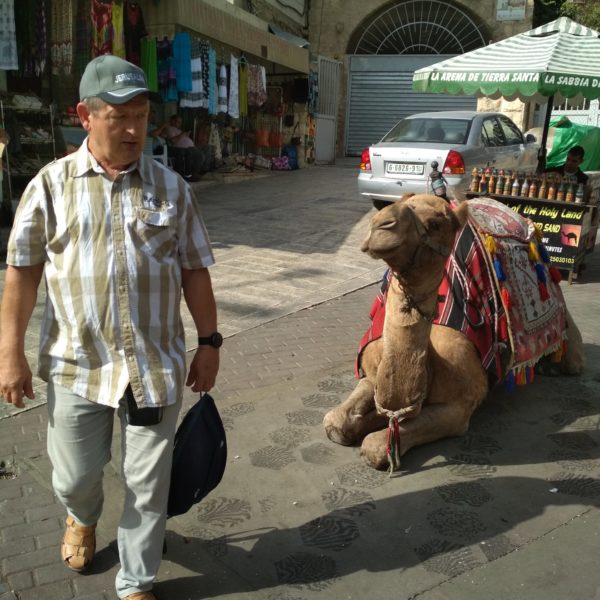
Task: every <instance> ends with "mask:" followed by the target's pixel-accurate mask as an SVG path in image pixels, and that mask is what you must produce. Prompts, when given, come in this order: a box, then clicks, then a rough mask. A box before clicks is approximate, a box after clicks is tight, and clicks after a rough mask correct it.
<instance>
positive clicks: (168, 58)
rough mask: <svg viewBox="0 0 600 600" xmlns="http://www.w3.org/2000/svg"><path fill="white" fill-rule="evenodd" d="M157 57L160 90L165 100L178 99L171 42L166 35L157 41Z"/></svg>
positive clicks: (172, 100)
mask: <svg viewBox="0 0 600 600" xmlns="http://www.w3.org/2000/svg"><path fill="white" fill-rule="evenodd" d="M156 58H157V65H158V91H159V93H160V95H161V98H162V99H163V100H164V101H165V102H174V101H176V100H177V82H176V79H175V68H174V67H173V56H172V54H171V42H170V40H169V39H168V38H166V37H164V38H163V39H162V40H159V41H158V42H157V43H156Z"/></svg>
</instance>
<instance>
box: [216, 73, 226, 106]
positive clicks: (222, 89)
mask: <svg viewBox="0 0 600 600" xmlns="http://www.w3.org/2000/svg"><path fill="white" fill-rule="evenodd" d="M217 112H218V113H227V67H226V66H225V64H224V63H221V67H220V69H219V80H218V89H217Z"/></svg>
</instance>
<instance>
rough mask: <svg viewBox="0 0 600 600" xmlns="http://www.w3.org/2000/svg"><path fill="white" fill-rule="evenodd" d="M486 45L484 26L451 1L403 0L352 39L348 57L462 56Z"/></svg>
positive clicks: (373, 18) (366, 23) (372, 18)
mask: <svg viewBox="0 0 600 600" xmlns="http://www.w3.org/2000/svg"><path fill="white" fill-rule="evenodd" d="M486 43H487V39H486V36H485V35H484V26H483V24H482V23H477V21H476V20H475V18H474V17H473V16H472V15H470V14H469V13H468V12H467V11H466V10H465V9H463V8H461V7H459V6H458V5H457V4H456V3H454V2H451V1H450V0H402V1H401V2H397V3H395V4H394V5H393V6H387V7H384V8H383V9H380V10H379V11H377V12H376V13H374V14H373V15H371V16H370V17H369V18H368V19H366V20H365V21H364V22H363V23H362V24H361V25H359V27H357V29H356V31H355V33H354V35H353V36H352V38H351V40H350V44H349V48H348V54H395V55H398V54H462V53H464V52H468V51H469V50H474V49H475V48H479V47H480V46H484V45H485V44H486Z"/></svg>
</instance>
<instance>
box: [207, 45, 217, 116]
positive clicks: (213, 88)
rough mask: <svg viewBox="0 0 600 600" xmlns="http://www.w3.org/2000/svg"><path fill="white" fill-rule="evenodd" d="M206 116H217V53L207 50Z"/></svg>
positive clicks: (213, 50) (210, 49)
mask: <svg viewBox="0 0 600 600" xmlns="http://www.w3.org/2000/svg"><path fill="white" fill-rule="evenodd" d="M208 114H209V115H216V114H217V51H216V50H215V49H214V48H210V47H209V49H208Z"/></svg>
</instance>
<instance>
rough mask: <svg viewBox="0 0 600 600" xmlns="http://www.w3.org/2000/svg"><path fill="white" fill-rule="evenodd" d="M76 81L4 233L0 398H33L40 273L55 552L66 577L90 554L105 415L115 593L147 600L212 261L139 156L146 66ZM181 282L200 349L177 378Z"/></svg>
mask: <svg viewBox="0 0 600 600" xmlns="http://www.w3.org/2000/svg"><path fill="white" fill-rule="evenodd" d="M79 91H80V103H79V104H78V105H77V114H78V115H79V118H80V120H81V123H82V125H83V127H84V128H85V129H86V131H87V133H88V137H87V139H86V142H85V143H84V144H82V146H81V147H80V148H79V150H78V151H77V152H75V153H73V154H71V155H69V156H67V157H65V158H62V159H60V160H58V161H55V162H54V163H51V164H49V165H47V166H46V167H44V168H43V169H42V170H41V171H40V172H39V173H38V175H37V176H36V177H35V178H34V179H33V180H32V181H31V183H30V184H29V185H28V187H27V189H26V190H25V192H24V194H23V197H22V198H21V201H20V203H19V208H18V211H17V214H16V216H15V222H14V225H13V229H12V232H11V235H10V239H9V245H8V254H7V264H8V267H7V271H6V279H5V291H4V295H3V298H2V304H1V307H0V394H1V395H2V396H3V397H4V398H5V400H6V401H8V402H9V403H12V404H14V405H15V406H23V396H24V395H25V396H27V397H28V398H32V397H33V390H32V374H31V371H30V369H29V366H28V364H27V359H26V357H25V353H24V337H25V331H26V328H27V324H28V322H29V319H30V317H31V314H32V311H33V308H34V306H35V301H36V294H37V288H38V285H39V282H40V280H41V278H42V276H43V275H44V276H45V281H46V289H47V298H46V309H45V313H44V319H43V323H42V331H41V339H40V359H39V374H40V376H41V377H42V378H43V379H44V380H45V381H47V383H48V411H49V418H48V453H49V456H50V459H51V461H52V465H53V477H52V482H53V486H54V490H55V493H56V494H57V496H58V498H59V499H60V500H61V502H62V503H63V504H64V505H65V507H66V510H67V519H66V524H67V528H66V532H65V535H64V539H63V543H62V547H61V556H62V558H63V560H64V562H65V563H66V565H67V566H68V567H69V568H71V569H73V570H75V571H82V570H84V569H85V568H87V567H88V566H89V564H90V562H91V561H92V559H93V557H94V552H95V527H96V523H97V521H98V519H99V517H100V514H101V511H102V506H103V503H104V501H105V500H104V497H103V494H102V470H103V468H104V465H105V464H106V463H107V462H108V461H109V460H110V446H111V439H112V428H113V421H114V413H115V411H116V412H117V415H118V417H119V422H120V426H121V434H122V440H123V442H122V447H123V458H122V476H123V479H124V484H125V505H124V509H123V513H122V517H121V521H120V524H119V530H118V545H119V555H120V561H121V568H120V570H119V572H118V575H117V579H116V588H117V594H118V596H119V598H128V599H129V600H153V599H154V598H155V596H154V594H153V593H152V592H151V589H152V586H153V582H154V579H155V577H156V574H157V571H158V568H159V565H160V560H161V555H162V545H163V539H164V532H165V524H166V505H167V497H168V492H169V478H170V470H171V461H172V449H173V438H174V433H175V427H176V422H177V416H178V412H179V409H180V406H181V398H182V392H183V386H184V384H185V385H188V386H191V389H192V390H193V391H194V392H199V391H201V390H204V391H207V390H210V389H211V388H212V386H213V385H214V383H215V378H216V375H217V372H218V368H219V350H218V347H219V346H220V343H221V341H222V338H221V336H220V335H219V334H218V333H217V331H216V326H217V311H216V305H215V299H214V296H213V291H212V285H211V280H210V275H209V272H208V269H207V267H208V266H210V265H211V264H212V263H213V255H212V251H211V248H210V244H209V241H208V237H207V234H206V230H205V227H204V224H203V221H202V217H201V215H200V212H199V209H198V203H197V201H196V200H195V198H194V196H193V193H192V191H191V189H190V188H189V186H188V184H187V183H186V182H185V181H184V180H183V179H182V178H181V177H179V176H178V175H177V174H176V173H174V172H173V171H170V170H169V169H167V168H165V167H164V166H162V165H161V164H159V163H158V162H157V161H154V160H153V159H152V158H151V157H147V156H145V155H143V154H142V150H143V147H144V141H145V137H146V124H147V117H148V111H149V101H148V92H149V90H148V86H147V82H146V78H145V75H144V72H143V71H142V70H141V69H140V68H138V67H137V66H135V65H133V64H131V63H128V62H126V61H124V60H122V59H120V58H117V57H114V56H111V55H105V56H100V57H98V58H96V59H94V60H92V61H91V62H90V63H89V64H88V66H87V67H86V70H85V72H84V74H83V76H82V79H81V82H80V87H79ZM182 291H183V296H184V298H185V300H186V303H187V306H188V308H189V310H190V313H191V315H192V317H193V319H194V322H195V325H196V328H197V330H198V336H199V340H198V342H199V344H200V345H199V347H198V349H197V350H196V353H195V355H194V357H193V359H192V361H191V364H190V367H189V371H188V373H187V378H186V364H185V340H184V332H183V325H182V322H181V316H180V300H181V293H182ZM106 501H107V502H111V501H113V500H112V499H111V498H107V499H106Z"/></svg>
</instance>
